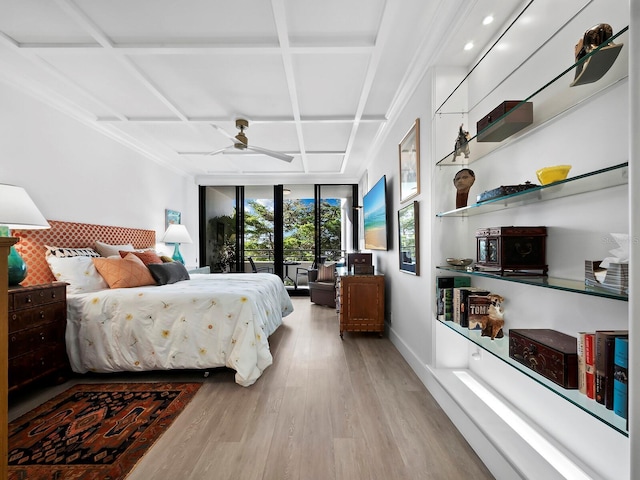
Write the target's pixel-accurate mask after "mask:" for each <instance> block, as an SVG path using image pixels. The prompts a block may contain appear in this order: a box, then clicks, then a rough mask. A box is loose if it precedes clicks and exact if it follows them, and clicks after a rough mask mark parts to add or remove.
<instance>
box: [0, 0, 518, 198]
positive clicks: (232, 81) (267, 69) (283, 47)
mask: <svg viewBox="0 0 640 480" xmlns="http://www.w3.org/2000/svg"><path fill="white" fill-rule="evenodd" d="M524 3H527V2H524ZM0 5H1V8H0V10H1V12H2V14H1V15H0V81H3V82H6V83H8V84H10V85H12V86H13V87H15V88H19V89H20V90H22V91H24V92H26V93H28V94H29V95H32V96H35V97H36V98H38V99H39V100H41V101H43V102H46V103H48V104H50V105H51V106H53V107H55V108H57V109H59V110H61V111H63V112H64V113H66V114H68V115H70V116H73V117H74V118H76V119H77V120H79V121H81V122H84V123H85V124H87V125H90V126H91V127H94V128H96V129H98V130H100V131H102V132H104V133H105V134H106V135H109V136H111V137H112V138H115V139H117V140H118V141H121V142H123V143H125V144H126V145H128V146H130V147H131V148H133V149H136V150H137V151H139V152H141V153H143V154H144V155H147V156H149V157H151V158H153V159H154V160H156V161H157V162H159V163H162V164H164V165H168V166H170V167H171V168H173V169H175V170H176V171H178V172H180V173H184V174H185V175H190V176H193V177H194V178H195V179H196V181H197V182H198V183H200V184H210V185H212V184H224V183H227V182H231V183H232V182H234V181H236V180H237V177H238V176H239V175H242V176H243V177H242V178H243V179H244V180H247V178H248V177H247V175H248V176H252V177H254V179H256V180H257V181H264V182H265V183H273V182H274V179H275V180H277V181H279V182H282V183H292V182H300V183H312V182H318V181H323V182H330V183H337V182H353V181H357V179H358V178H359V177H360V175H362V173H363V171H364V169H365V168H366V164H367V161H368V158H370V157H371V155H372V153H373V152H375V149H376V148H378V147H379V145H380V143H381V141H382V140H383V139H384V137H385V135H386V132H387V131H388V129H389V125H390V124H392V122H393V120H394V117H395V115H397V114H398V112H399V111H400V110H401V109H402V108H403V106H404V105H405V103H406V101H407V99H408V98H409V97H410V95H411V94H412V93H413V91H414V89H415V88H416V85H417V83H418V82H419V81H420V79H421V78H422V76H423V74H424V72H425V71H426V69H427V68H428V67H429V66H430V65H433V64H434V63H436V62H438V63H439V64H443V65H468V64H470V63H471V62H472V61H473V60H474V59H475V58H476V57H477V55H478V54H479V51H481V48H482V47H483V46H484V44H486V42H487V41H488V39H489V38H490V37H491V36H493V35H494V34H495V33H496V31H499V29H500V28H502V27H503V24H504V22H505V20H506V19H507V18H508V17H509V16H510V15H511V14H512V12H513V11H514V10H517V9H519V8H521V7H522V5H523V2H522V1H521V0H503V1H499V0H466V1H465V0H454V1H452V0H321V1H318V0H244V1H242V2H230V1H223V0H181V1H174V0H0ZM488 14H493V15H494V16H495V21H494V22H493V24H492V25H491V26H489V27H486V28H483V27H482V19H483V18H484V17H485V16H486V15H488ZM469 41H473V42H474V43H475V45H476V49H475V50H473V51H470V52H465V51H464V50H463V46H464V44H466V43H467V42H469ZM237 118H244V119H247V120H248V121H249V128H248V130H246V132H245V133H246V136H247V137H248V141H249V144H250V145H256V146H260V147H263V148H266V149H269V150H274V151H279V152H284V153H287V154H290V155H292V156H293V157H294V158H293V161H291V162H290V163H288V162H284V161H281V160H278V159H275V158H272V157H270V156H266V155H264V154H253V153H248V152H247V151H246V150H245V151H239V150H236V149H233V148H230V149H228V150H225V152H223V153H220V154H217V155H207V153H209V152H212V151H216V150H220V149H224V148H225V147H230V146H231V145H232V143H233V142H232V141H231V140H230V139H229V137H228V136H227V135H225V134H224V132H226V133H227V134H231V135H235V134H236V133H237V130H236V127H235V120H236V119H237ZM214 126H216V127H219V129H221V130H222V131H220V130H219V129H216V128H214ZM310 177H313V178H310Z"/></svg>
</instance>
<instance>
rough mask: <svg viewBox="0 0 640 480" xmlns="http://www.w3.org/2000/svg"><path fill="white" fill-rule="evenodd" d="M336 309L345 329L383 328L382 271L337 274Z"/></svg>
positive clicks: (374, 330)
mask: <svg viewBox="0 0 640 480" xmlns="http://www.w3.org/2000/svg"><path fill="white" fill-rule="evenodd" d="M336 287H337V294H338V295H337V300H338V301H337V302H336V305H337V309H338V315H339V316H340V338H342V335H343V333H344V332H378V333H379V334H380V336H382V333H383V332H384V275H339V276H338V278H337V284H336Z"/></svg>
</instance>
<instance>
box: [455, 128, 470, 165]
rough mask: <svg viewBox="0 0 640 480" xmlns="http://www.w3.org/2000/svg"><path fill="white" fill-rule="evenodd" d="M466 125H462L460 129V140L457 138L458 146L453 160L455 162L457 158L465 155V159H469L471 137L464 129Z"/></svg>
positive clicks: (456, 145)
mask: <svg viewBox="0 0 640 480" xmlns="http://www.w3.org/2000/svg"><path fill="white" fill-rule="evenodd" d="M462 127H464V123H463V124H460V129H459V130H458V138H456V144H455V147H454V151H453V160H454V161H455V159H456V157H458V156H460V155H462V154H464V158H469V153H471V152H470V151H469V139H470V138H471V136H470V135H469V132H468V131H466V130H465V129H463V128H462Z"/></svg>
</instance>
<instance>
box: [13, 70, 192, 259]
mask: <svg viewBox="0 0 640 480" xmlns="http://www.w3.org/2000/svg"><path fill="white" fill-rule="evenodd" d="M0 105H2V108H0V132H2V134H1V135H0V158H2V167H1V168H0V183H9V184H14V185H19V186H21V187H24V188H25V189H26V190H27V192H28V193H29V195H30V196H31V197H32V198H33V200H34V202H35V203H36V205H37V206H38V208H39V209H40V211H41V212H42V213H43V215H44V216H45V217H46V218H47V219H50V220H62V221H70V222H82V223H94V224H101V225H116V226H125V227H132V228H145V229H151V230H155V231H156V238H157V240H160V238H161V237H162V234H163V233H164V230H165V221H164V211H165V209H167V208H168V209H171V210H177V211H180V212H182V223H183V224H185V225H186V227H187V229H188V230H189V232H190V233H191V237H192V239H193V241H194V243H193V244H190V245H187V244H184V245H182V246H181V252H182V255H183V257H184V259H185V263H186V264H187V265H188V266H191V265H196V264H197V263H198V261H197V257H198V188H197V186H196V185H195V183H194V181H193V179H192V178H189V177H185V176H180V175H178V174H176V172H175V171H173V170H170V169H168V168H167V167H165V166H161V165H159V164H158V163H156V162H155V161H153V160H151V159H149V158H147V157H145V156H143V155H142V154H139V153H136V152H134V151H133V150H131V149H130V148H128V147H125V146H124V145H122V144H120V143H118V142H116V141H115V140H113V139H111V138H108V137H107V136H105V135H104V134H102V133H100V132H99V131H96V130H94V129H93V128H90V127H88V126H87V125H85V124H83V123H81V122H80V121H77V120H75V119H72V118H71V117H69V116H67V115H66V114H64V113H62V112H60V111H58V110H56V109H54V108H52V107H50V106H48V105H45V104H44V103H42V102H40V101H39V100H37V99H35V98H32V97H30V96H28V95H26V94H24V93H22V92H21V91H19V90H17V89H16V88H14V87H12V86H10V85H7V84H5V83H2V82H0ZM158 248H159V249H160V250H162V251H165V252H172V248H166V247H165V246H164V244H160V245H158Z"/></svg>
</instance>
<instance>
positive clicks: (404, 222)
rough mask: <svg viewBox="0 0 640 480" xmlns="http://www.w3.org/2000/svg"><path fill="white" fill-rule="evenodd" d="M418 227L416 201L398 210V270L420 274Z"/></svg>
mask: <svg viewBox="0 0 640 480" xmlns="http://www.w3.org/2000/svg"><path fill="white" fill-rule="evenodd" d="M418 232H419V228H418V202H412V203H411V204H409V205H407V206H406V207H403V208H401V209H400V210H398V244H399V249H398V250H399V252H400V271H402V272H406V273H411V274H413V275H420V268H419V267H420V251H419V250H420V249H419V246H420V241H419V235H418Z"/></svg>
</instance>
